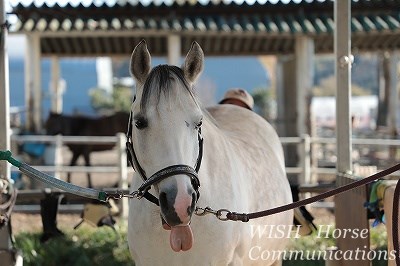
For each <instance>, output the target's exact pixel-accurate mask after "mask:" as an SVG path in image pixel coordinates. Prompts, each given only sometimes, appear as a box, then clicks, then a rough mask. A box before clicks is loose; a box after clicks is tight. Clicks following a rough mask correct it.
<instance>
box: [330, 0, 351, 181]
mask: <svg viewBox="0 0 400 266" xmlns="http://www.w3.org/2000/svg"><path fill="white" fill-rule="evenodd" d="M334 6H335V12H334V13H335V22H336V30H335V38H334V41H335V43H334V48H335V76H336V138H337V145H336V146H337V154H338V156H337V157H338V159H337V171H338V172H339V173H345V172H348V171H351V170H352V161H351V148H352V147H351V145H352V143H351V139H350V137H351V119H350V100H351V85H350V84H351V83H350V82H351V72H350V69H351V63H352V55H351V31H350V18H351V6H350V0H343V1H337V2H335V5H334Z"/></svg>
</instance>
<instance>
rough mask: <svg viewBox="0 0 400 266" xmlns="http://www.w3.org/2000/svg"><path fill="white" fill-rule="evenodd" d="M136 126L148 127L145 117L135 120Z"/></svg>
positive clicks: (138, 127)
mask: <svg viewBox="0 0 400 266" xmlns="http://www.w3.org/2000/svg"><path fill="white" fill-rule="evenodd" d="M135 127H136V128H137V129H143V128H145V127H147V121H146V119H144V118H139V119H137V120H136V121H135Z"/></svg>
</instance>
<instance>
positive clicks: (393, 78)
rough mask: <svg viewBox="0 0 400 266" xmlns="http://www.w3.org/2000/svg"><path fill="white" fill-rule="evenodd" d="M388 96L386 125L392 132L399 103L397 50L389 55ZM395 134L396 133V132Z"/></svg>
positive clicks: (395, 124)
mask: <svg viewBox="0 0 400 266" xmlns="http://www.w3.org/2000/svg"><path fill="white" fill-rule="evenodd" d="M389 60H390V72H391V73H390V90H391V92H390V98H389V110H388V114H389V117H388V119H389V120H388V125H389V128H390V130H391V132H390V133H391V134H392V132H394V131H395V130H397V106H398V103H399V100H398V98H399V91H398V89H397V87H398V84H399V82H398V81H399V75H398V74H397V73H399V72H398V65H399V56H398V53H397V52H392V53H391V56H390V59H389ZM396 135H397V134H396Z"/></svg>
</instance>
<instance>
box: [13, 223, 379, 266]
mask: <svg viewBox="0 0 400 266" xmlns="http://www.w3.org/2000/svg"><path fill="white" fill-rule="evenodd" d="M122 228H123V229H118V230H117V231H114V230H112V229H111V228H109V227H100V228H91V227H88V226H82V227H81V228H79V229H78V230H73V231H67V233H66V236H64V237H58V238H54V239H51V240H49V241H48V242H46V243H40V241H39V238H40V233H21V234H19V235H17V236H16V248H17V249H19V250H21V251H22V253H23V257H24V265H28V266H30V265H32V266H39V265H40V266H56V265H57V266H58V265H63V266H81V265H94V266H96V265H99V266H100V265H116V266H118V265H121V266H122V265H128V266H129V265H134V262H133V260H132V258H131V255H130V253H129V249H128V242H127V239H126V237H127V232H126V227H125V226H124V227H122ZM333 229H334V228H331V231H330V233H329V234H328V236H329V237H328V238H325V237H321V236H320V237H317V232H314V233H313V234H311V235H310V236H303V237H300V238H292V239H291V240H290V244H289V246H288V249H287V250H294V251H296V250H298V251H300V250H301V251H310V252H312V251H322V250H326V249H327V248H328V247H331V246H335V239H334V238H333V237H332V231H333ZM370 233H371V234H370V236H371V249H375V250H386V249H387V242H386V241H387V234H386V229H385V226H384V225H379V226H378V227H375V228H372V229H371V230H370ZM386 263H387V262H386V261H384V260H380V261H378V260H376V259H375V260H374V261H373V262H372V265H373V266H380V265H386ZM283 265H284V266H291V265H296V266H299V265H301V266H317V265H318V266H319V265H321V266H323V265H325V262H324V261H322V260H314V261H313V260H299V259H298V260H284V261H283Z"/></svg>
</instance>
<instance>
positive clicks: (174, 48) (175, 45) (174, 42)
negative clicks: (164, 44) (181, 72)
mask: <svg viewBox="0 0 400 266" xmlns="http://www.w3.org/2000/svg"><path fill="white" fill-rule="evenodd" d="M167 38H168V64H169V65H175V66H180V64H181V46H182V44H181V38H180V37H179V36H178V35H168V37H167Z"/></svg>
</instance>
